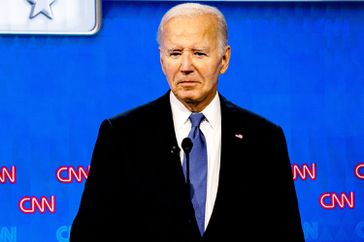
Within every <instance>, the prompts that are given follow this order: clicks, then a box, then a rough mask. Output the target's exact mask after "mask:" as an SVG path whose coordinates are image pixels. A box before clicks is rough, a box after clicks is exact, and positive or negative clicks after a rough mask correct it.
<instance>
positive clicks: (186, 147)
mask: <svg viewBox="0 0 364 242" xmlns="http://www.w3.org/2000/svg"><path fill="white" fill-rule="evenodd" d="M192 146H193V143H192V140H191V139H190V138H188V137H186V138H184V139H183V140H182V149H183V151H184V152H185V153H189V152H190V151H191V150H192Z"/></svg>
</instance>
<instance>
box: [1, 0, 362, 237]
mask: <svg viewBox="0 0 364 242" xmlns="http://www.w3.org/2000/svg"><path fill="white" fill-rule="evenodd" d="M175 3H177V2H162V1H157V2H152V1H147V2H142V1H137V2H133V1H126V2H125V1H104V2H103V24H102V29H101V30H100V32H99V33H98V34H97V35H95V36H87V37H86V36H85V37H83V36H68V37H67V36H17V35H8V36H0V167H3V166H5V167H10V166H12V165H15V166H16V167H17V182H16V183H15V184H10V183H5V184H0V212H1V215H0V242H4V241H20V242H51V241H59V242H66V241H68V230H67V228H69V227H68V226H70V224H71V222H72V219H73V218H74V216H75V214H76V212H77V209H78V205H79V201H80V197H81V193H82V190H83V184H84V183H76V182H74V183H71V184H61V183H59V182H58V181H57V179H56V177H55V172H56V169H57V168H58V167H59V166H62V165H66V166H71V165H72V166H79V165H82V166H87V165H88V164H89V162H90V159H91V153H92V149H93V146H94V143H95V140H96V137H97V132H98V128H99V125H100V123H101V121H102V120H103V119H104V118H105V117H110V116H112V115H115V114H117V113H119V112H122V111H125V110H127V109H129V108H132V107H135V106H137V105H139V104H142V103H144V102H147V101H149V100H151V99H154V98H156V97H158V96H160V95H161V94H163V93H164V92H165V91H166V90H167V88H168V85H167V83H166V81H165V78H164V75H163V73H162V71H161V69H160V65H159V54H158V49H157V48H158V46H157V43H156V40H155V39H156V31H157V27H158V24H159V21H160V19H161V17H162V15H163V13H164V12H165V11H166V10H167V9H168V8H169V7H171V6H172V5H174V4H175ZM209 3H210V4H212V5H215V6H217V7H219V8H220V9H221V10H222V12H223V13H224V14H225V15H226V19H227V22H228V26H229V42H230V44H231V46H232V58H231V64H230V67H229V70H228V71H227V73H226V74H225V75H224V76H222V77H221V80H220V91H221V93H222V94H223V95H225V96H226V97H228V98H229V99H230V100H232V101H233V102H235V103H237V104H239V105H240V106H242V107H245V108H247V109H250V110H252V111H254V112H256V113H259V114H261V115H263V116H265V117H267V118H268V119H270V120H272V121H274V122H276V123H278V124H280V125H281V126H282V127H283V129H284V131H285V134H286V137H287V143H288V148H289V153H290V157H291V161H292V163H294V164H299V165H300V164H304V163H308V164H311V163H313V162H314V163H316V165H317V179H316V180H305V181H303V180H300V179H298V180H297V181H296V183H295V184H296V187H297V192H298V197H299V203H300V209H301V213H302V222H303V225H304V229H305V235H306V241H335V242H336V241H340V242H344V241H346V242H354V241H364V188H363V185H364V180H360V179H358V178H357V177H355V175H354V168H355V166H356V165H357V164H359V163H363V162H364V146H363V144H364V142H363V140H364V92H363V87H364V68H363V67H364V41H363V40H364V3H361V2H209ZM257 179H258V180H259V177H257ZM325 192H335V193H341V192H345V193H349V192H355V208H354V209H350V208H347V207H346V208H344V209H340V208H335V209H332V210H325V209H323V208H322V207H321V206H320V204H319V197H320V195H321V194H323V193H325ZM27 195H29V196H36V197H40V196H46V197H49V196H51V195H55V196H56V212H55V213H54V214H50V213H45V214H40V213H35V214H32V215H27V214H23V213H22V212H21V211H20V210H19V209H18V202H19V200H20V199H21V197H23V196H27ZM247 222H249V221H247ZM275 222H277V221H270V220H268V219H267V221H262V233H264V227H265V226H269V224H270V223H275ZM11 229H15V230H16V240H7V239H6V238H5V235H4V234H5V232H6V231H10V230H11ZM62 231H63V232H62ZM257 238H259V235H257Z"/></svg>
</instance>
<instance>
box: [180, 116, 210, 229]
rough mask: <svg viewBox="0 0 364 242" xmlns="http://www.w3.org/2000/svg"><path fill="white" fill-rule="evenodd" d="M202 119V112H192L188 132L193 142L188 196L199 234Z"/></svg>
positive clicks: (202, 209)
mask: <svg viewBox="0 0 364 242" xmlns="http://www.w3.org/2000/svg"><path fill="white" fill-rule="evenodd" d="M204 119H205V116H204V115H203V114H202V113H192V114H191V116H190V121H191V124H192V127H191V131H190V133H189V134H188V137H189V138H190V139H191V141H192V143H193V146H192V150H191V152H190V181H191V187H190V191H191V194H190V196H191V200H192V205H193V208H194V210H195V217H196V221H197V224H198V227H199V230H200V233H201V235H202V234H203V233H204V231H205V205H206V190H207V148H206V140H205V136H204V135H203V133H202V131H201V129H200V124H201V122H202V121H203V120H204ZM185 159H186V157H185ZM185 164H186V162H183V168H184V169H183V170H184V172H185V174H186V165H185Z"/></svg>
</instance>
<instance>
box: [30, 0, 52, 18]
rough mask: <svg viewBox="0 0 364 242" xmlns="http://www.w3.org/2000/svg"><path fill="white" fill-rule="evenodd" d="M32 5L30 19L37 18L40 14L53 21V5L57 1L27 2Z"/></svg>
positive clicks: (39, 0) (36, 0)
mask: <svg viewBox="0 0 364 242" xmlns="http://www.w3.org/2000/svg"><path fill="white" fill-rule="evenodd" d="M27 1H28V2H29V3H30V4H32V10H31V12H30V16H29V18H31V19H32V18H35V17H36V16H38V15H39V14H41V13H42V14H43V15H44V16H46V17H47V18H49V19H53V12H52V9H51V5H52V4H53V3H54V2H55V1H56V0H27Z"/></svg>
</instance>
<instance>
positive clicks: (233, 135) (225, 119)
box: [205, 95, 245, 236]
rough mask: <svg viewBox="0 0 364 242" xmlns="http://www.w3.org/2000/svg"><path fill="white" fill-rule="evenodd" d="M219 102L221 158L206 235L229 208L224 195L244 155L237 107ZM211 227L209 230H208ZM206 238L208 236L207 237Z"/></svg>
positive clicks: (222, 101) (214, 227) (242, 133)
mask: <svg viewBox="0 0 364 242" xmlns="http://www.w3.org/2000/svg"><path fill="white" fill-rule="evenodd" d="M220 102H221V158H220V172H219V183H218V190H217V195H216V200H215V204H214V208H213V212H212V215H211V218H210V221H209V225H208V227H207V229H206V233H205V234H207V233H214V231H213V230H214V229H216V228H219V227H220V226H221V225H217V223H221V220H220V219H219V218H218V217H219V216H220V214H223V213H224V212H225V208H226V206H231V204H228V203H229V202H228V201H227V200H226V197H227V196H226V193H227V191H228V190H231V189H232V187H230V184H231V183H230V181H228V180H231V176H232V175H234V173H235V172H236V170H237V169H239V165H238V164H237V163H236V161H237V159H239V157H241V156H242V155H244V153H245V144H244V143H245V130H244V127H245V125H244V122H241V120H239V121H238V120H237V117H236V115H235V113H236V111H237V110H236V109H237V107H236V106H235V105H234V104H232V103H230V102H229V101H227V100H226V99H225V98H224V97H223V96H221V95H220ZM210 227H211V229H209V228H210ZM207 236H208V235H207Z"/></svg>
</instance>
